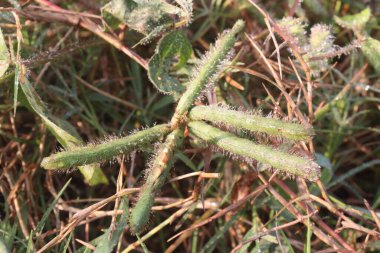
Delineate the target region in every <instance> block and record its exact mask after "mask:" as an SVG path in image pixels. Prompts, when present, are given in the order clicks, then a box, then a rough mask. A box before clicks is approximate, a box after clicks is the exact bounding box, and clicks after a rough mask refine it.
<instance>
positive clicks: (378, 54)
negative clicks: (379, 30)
mask: <svg viewBox="0 0 380 253" xmlns="http://www.w3.org/2000/svg"><path fill="white" fill-rule="evenodd" d="M362 51H363V54H364V55H365V56H366V57H367V59H368V61H369V63H370V64H371V65H372V67H374V68H375V70H376V71H378V72H380V41H378V40H375V39H374V38H371V37H368V38H367V39H366V40H365V41H364V42H363V43H362Z"/></svg>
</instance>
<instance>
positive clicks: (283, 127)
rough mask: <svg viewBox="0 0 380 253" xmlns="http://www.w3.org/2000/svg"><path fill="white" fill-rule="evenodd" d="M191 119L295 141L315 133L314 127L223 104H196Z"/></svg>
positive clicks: (305, 138) (306, 139)
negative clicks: (233, 108)
mask: <svg viewBox="0 0 380 253" xmlns="http://www.w3.org/2000/svg"><path fill="white" fill-rule="evenodd" d="M189 118H190V119H191V120H207V121H210V122H212V123H215V124H217V125H219V124H224V125H227V126H230V127H233V128H236V129H246V130H248V131H251V132H262V133H266V134H268V135H270V136H274V137H283V138H287V139H289V140H294V141H308V140H309V139H310V136H312V135H313V134H314V132H313V129H312V128H307V127H305V126H303V125H301V124H297V123H291V122H284V121H283V120H278V119H273V118H269V117H262V116H259V115H252V114H248V113H246V112H239V111H235V110H230V109H228V108H224V107H221V106H214V105H212V106H196V107H194V108H193V109H191V111H190V113H189Z"/></svg>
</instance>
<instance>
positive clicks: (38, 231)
mask: <svg viewBox="0 0 380 253" xmlns="http://www.w3.org/2000/svg"><path fill="white" fill-rule="evenodd" d="M70 182H71V178H70V179H69V180H68V181H67V182H66V184H65V185H64V186H63V187H62V189H61V190H60V191H59V192H58V194H57V196H56V197H55V199H54V200H53V202H52V203H51V204H50V205H49V207H48V209H47V210H46V211H45V212H44V214H43V216H42V218H41V220H40V221H39V222H38V224H37V227H36V230H35V231H36V234H37V235H39V234H41V233H42V230H43V229H44V226H45V223H46V221H47V219H48V218H49V215H50V213H51V211H52V210H53V208H54V206H55V204H57V202H58V200H59V198H60V197H61V196H62V194H63V192H64V191H65V190H66V188H67V186H69V184H70Z"/></svg>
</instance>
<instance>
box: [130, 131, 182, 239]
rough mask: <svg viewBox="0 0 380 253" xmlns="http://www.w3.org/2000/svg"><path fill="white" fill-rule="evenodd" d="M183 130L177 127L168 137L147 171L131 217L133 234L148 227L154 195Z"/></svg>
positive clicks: (169, 163)
mask: <svg viewBox="0 0 380 253" xmlns="http://www.w3.org/2000/svg"><path fill="white" fill-rule="evenodd" d="M182 132H183V131H182V130H181V129H176V130H174V131H173V132H171V133H170V134H169V135H168V136H167V137H166V140H165V142H164V143H162V144H161V146H160V148H159V150H158V152H157V156H156V157H155V158H154V160H153V163H152V166H151V168H150V169H149V170H148V171H147V175H148V176H147V179H146V182H145V184H144V185H143V186H142V188H141V191H140V196H139V199H138V201H137V202H136V204H135V206H134V207H133V209H132V211H131V216H130V218H129V225H130V230H131V232H132V233H133V234H140V233H141V232H142V231H144V229H145V228H146V224H147V223H148V221H149V214H150V209H151V208H152V206H153V202H154V196H155V195H156V194H157V192H159V191H160V190H161V187H162V186H163V185H164V183H165V181H166V178H167V175H168V174H169V171H170V169H171V167H172V165H173V163H174V157H173V152H174V149H175V148H176V147H177V145H178V143H179V142H180V141H181V140H182Z"/></svg>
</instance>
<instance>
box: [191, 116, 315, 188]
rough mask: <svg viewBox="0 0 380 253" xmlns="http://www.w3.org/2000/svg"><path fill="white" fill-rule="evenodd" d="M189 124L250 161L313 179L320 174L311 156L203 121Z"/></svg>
mask: <svg viewBox="0 0 380 253" xmlns="http://www.w3.org/2000/svg"><path fill="white" fill-rule="evenodd" d="M188 126H189V130H190V133H191V134H193V135H195V136H196V137H198V138H201V139H203V140H205V141H207V142H208V143H209V144H211V145H215V146H217V147H219V148H221V149H223V150H226V151H228V152H230V153H231V154H232V155H234V154H236V155H238V156H240V157H243V158H244V159H246V160H248V161H249V160H250V159H254V160H256V161H259V162H261V163H264V164H268V165H270V166H272V167H273V168H275V169H278V170H280V171H283V172H285V173H288V174H291V175H295V176H300V177H303V178H305V179H308V180H311V181H314V180H316V179H318V178H319V176H320V170H319V168H320V167H319V165H318V164H317V163H315V162H314V161H313V160H311V159H309V158H306V157H300V156H296V155H291V154H288V153H285V152H281V151H278V150H274V149H272V148H270V147H268V146H264V145H259V144H255V143H253V142H252V141H250V140H246V139H243V138H239V137H237V136H235V135H233V134H231V133H228V132H224V131H222V130H220V129H218V128H216V127H213V126H210V125H208V124H206V123H204V122H201V121H192V122H190V123H189V125H188Z"/></svg>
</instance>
